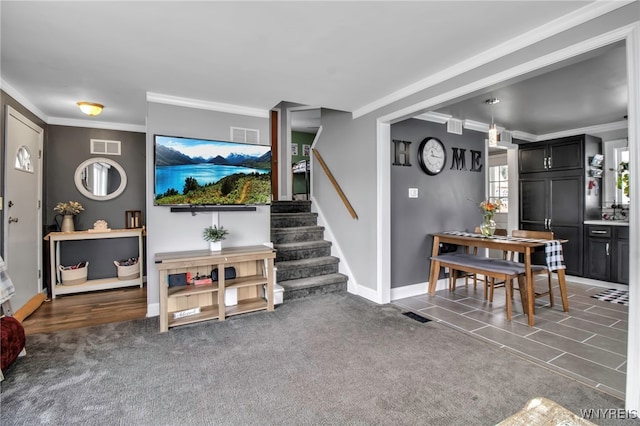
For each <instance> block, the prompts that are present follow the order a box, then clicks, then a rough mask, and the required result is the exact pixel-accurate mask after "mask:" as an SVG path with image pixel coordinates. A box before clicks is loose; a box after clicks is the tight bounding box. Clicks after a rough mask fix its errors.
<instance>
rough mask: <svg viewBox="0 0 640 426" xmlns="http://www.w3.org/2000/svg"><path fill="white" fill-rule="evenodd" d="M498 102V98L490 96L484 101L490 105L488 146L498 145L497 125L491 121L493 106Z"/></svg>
mask: <svg viewBox="0 0 640 426" xmlns="http://www.w3.org/2000/svg"><path fill="white" fill-rule="evenodd" d="M498 102H500V99H498V98H491V99H487V100H486V101H484V103H485V104H487V105H489V106H491V125H490V126H489V146H491V147H493V146H498V127H497V126H496V123H494V122H493V106H494V105H495V104H497V103H498Z"/></svg>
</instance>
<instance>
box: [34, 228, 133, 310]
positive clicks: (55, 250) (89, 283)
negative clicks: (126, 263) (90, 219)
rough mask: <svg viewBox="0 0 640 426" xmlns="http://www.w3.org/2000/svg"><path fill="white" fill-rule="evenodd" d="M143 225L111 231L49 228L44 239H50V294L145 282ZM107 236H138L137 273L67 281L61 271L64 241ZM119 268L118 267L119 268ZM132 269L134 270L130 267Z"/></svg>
mask: <svg viewBox="0 0 640 426" xmlns="http://www.w3.org/2000/svg"><path fill="white" fill-rule="evenodd" d="M143 232H144V229H143V228H133V229H112V230H110V231H99V232H96V231H74V232H50V233H49V234H47V235H46V236H45V237H44V239H45V241H48V242H49V249H50V252H49V253H50V255H49V267H50V279H51V298H52V299H55V297H56V296H57V295H62V294H73V293H83V292H87V291H95V290H107V289H113V288H121V287H131V286H140V287H142V286H143V281H142V277H143V274H144V269H143V257H144V256H143V251H142V250H143V246H142V237H143ZM107 238H138V263H137V272H138V273H136V274H130V275H129V276H127V277H120V278H118V276H117V274H116V275H115V276H114V277H108V278H99V279H93V280H86V281H84V282H82V283H80V284H74V285H64V284H63V280H62V277H61V271H60V268H59V266H60V251H61V243H62V242H64V241H78V240H100V239H107ZM116 270H117V269H116ZM128 272H129V273H130V272H131V271H128Z"/></svg>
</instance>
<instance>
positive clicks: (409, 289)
mask: <svg viewBox="0 0 640 426" xmlns="http://www.w3.org/2000/svg"><path fill="white" fill-rule="evenodd" d="M447 288H449V278H441V279H439V280H438V282H437V283H436V291H438V290H444V289H447ZM428 290H429V283H428V282H423V283H418V284H411V285H405V286H402V287H396V288H393V287H392V288H391V300H400V299H405V298H407V297H413V296H420V295H426V294H427V291H428Z"/></svg>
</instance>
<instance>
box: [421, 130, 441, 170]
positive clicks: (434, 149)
mask: <svg viewBox="0 0 640 426" xmlns="http://www.w3.org/2000/svg"><path fill="white" fill-rule="evenodd" d="M418 162H419V163H420V167H421V168H422V170H424V172H425V173H426V174H428V175H431V176H435V175H437V174H438V173H440V172H441V171H442V170H443V169H444V165H445V163H446V162H447V152H446V151H445V150H444V145H443V144H442V142H440V139H438V138H431V137H429V138H426V139H424V140H423V141H422V142H421V143H420V147H419V148H418Z"/></svg>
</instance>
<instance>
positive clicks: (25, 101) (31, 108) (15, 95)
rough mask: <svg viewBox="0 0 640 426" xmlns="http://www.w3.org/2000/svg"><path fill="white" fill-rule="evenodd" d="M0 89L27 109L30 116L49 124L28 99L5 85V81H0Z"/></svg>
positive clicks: (43, 114)
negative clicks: (32, 115)
mask: <svg viewBox="0 0 640 426" xmlns="http://www.w3.org/2000/svg"><path fill="white" fill-rule="evenodd" d="M0 89H2V90H3V91H4V92H5V93H6V94H7V95H9V96H11V97H12V98H13V99H15V100H16V102H18V103H19V104H20V105H22V106H23V107H25V108H26V109H28V110H29V111H30V112H31V113H32V114H34V115H35V116H36V117H38V118H39V119H40V120H42V121H44V122H45V123H47V124H48V123H49V117H48V116H47V114H45V113H44V112H42V111H40V109H39V108H38V107H36V106H35V105H34V104H32V103H31V101H30V100H29V99H27V98H26V97H24V96H23V95H22V93H20V92H18V90H16V88H15V87H13V86H12V85H10V84H9V83H7V82H6V81H5V80H3V79H0Z"/></svg>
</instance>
